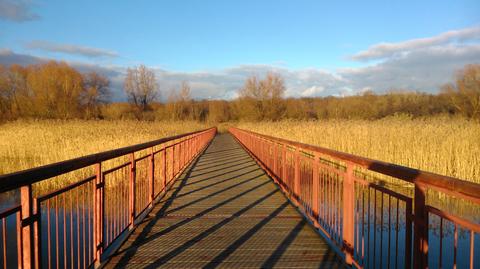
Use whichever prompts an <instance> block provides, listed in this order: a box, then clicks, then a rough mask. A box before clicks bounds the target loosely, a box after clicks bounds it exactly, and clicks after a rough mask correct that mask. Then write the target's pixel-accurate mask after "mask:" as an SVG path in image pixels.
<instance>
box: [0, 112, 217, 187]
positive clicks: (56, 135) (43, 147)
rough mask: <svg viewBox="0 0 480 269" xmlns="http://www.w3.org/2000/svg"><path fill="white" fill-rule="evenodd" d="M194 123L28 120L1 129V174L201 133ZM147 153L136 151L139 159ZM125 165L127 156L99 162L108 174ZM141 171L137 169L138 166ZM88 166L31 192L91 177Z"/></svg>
mask: <svg viewBox="0 0 480 269" xmlns="http://www.w3.org/2000/svg"><path fill="white" fill-rule="evenodd" d="M207 127H208V126H207V125H206V124H202V123H198V122H193V121H182V122H181V121H176V122H168V121H160V122H155V121H152V122H148V121H134V120H122V121H93V120H68V121H62V120H31V121H26V120H23V121H15V122H9V123H5V124H2V125H0V174H7V173H11V172H15V171H20V170H24V169H28V168H33V167H38V166H41V165H46V164H50V163H54V162H59V161H63V160H68V159H72V158H76V157H81V156H85V155H88V154H93V153H98V152H102V151H106V150H111V149H116V148H120V147H125V146H130V145H134V144H138V143H143V142H147V141H151V140H155V139H159V138H163V137H168V136H173V135H177V134H182V133H188V132H192V131H196V130H201V129H205V128H207ZM143 154H146V152H140V153H138V155H136V156H138V157H139V156H141V155H143ZM127 161H128V156H125V157H120V158H116V159H114V160H111V161H107V162H105V163H104V165H103V166H104V168H105V169H108V168H111V167H113V166H115V165H118V164H120V163H125V162H127ZM139 168H140V167H139ZM93 173H94V171H93V167H87V168H84V169H80V170H77V171H74V172H72V173H68V174H66V175H62V176H59V177H55V178H52V179H50V180H45V181H42V182H40V183H38V184H35V185H36V186H34V187H35V188H34V192H37V191H38V193H45V192H48V191H50V190H52V189H57V188H60V187H62V186H65V185H67V184H69V183H71V182H76V181H78V180H80V179H82V178H85V177H88V176H91V175H92V174H93Z"/></svg>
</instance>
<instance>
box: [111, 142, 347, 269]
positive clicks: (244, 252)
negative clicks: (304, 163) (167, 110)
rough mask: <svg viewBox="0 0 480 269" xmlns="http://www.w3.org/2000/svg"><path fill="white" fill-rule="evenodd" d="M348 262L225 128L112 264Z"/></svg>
mask: <svg viewBox="0 0 480 269" xmlns="http://www.w3.org/2000/svg"><path fill="white" fill-rule="evenodd" d="M124 267H129V268H157V267H169V268H202V267H203V268H214V267H221V268H242V267H243V268H271V267H277V268H341V267H342V261H341V258H339V257H338V256H337V255H336V253H335V252H334V251H333V250H332V249H331V247H330V246H329V245H328V244H327V242H326V241H325V240H324V239H323V238H322V237H320V236H319V235H318V234H317V233H316V231H314V230H313V228H312V227H311V226H310V225H309V224H308V223H307V222H306V221H305V220H304V219H303V217H302V216H301V215H300V214H299V213H298V212H297V210H296V209H295V208H294V207H293V206H292V205H291V204H290V203H289V202H288V200H287V199H286V198H285V197H284V195H283V194H282V193H281V191H280V190H279V189H278V188H277V186H276V185H275V184H274V183H273V182H272V180H271V179H270V178H269V177H268V176H267V175H266V174H265V173H264V172H263V170H262V169H261V168H260V167H259V166H258V165H257V164H256V163H255V161H254V160H253V159H252V158H251V157H250V156H249V155H248V153H247V152H246V151H245V150H244V149H243V148H242V147H241V146H240V145H239V144H238V143H237V142H236V141H235V140H234V138H233V137H232V136H231V135H230V134H220V135H217V136H216V137H215V138H214V140H213V141H212V143H211V145H210V146H209V147H208V148H207V149H206V151H205V152H204V153H203V154H202V155H201V156H200V157H199V158H198V159H197V160H195V161H194V163H193V164H192V165H191V167H190V168H188V169H187V170H186V172H185V173H184V175H182V177H181V178H180V179H178V180H177V182H175V184H174V185H173V187H172V189H171V190H170V191H169V192H168V193H167V195H166V196H165V197H164V198H163V199H162V201H160V203H158V204H157V205H156V206H155V208H154V209H153V210H152V212H151V213H150V215H149V216H148V217H147V218H145V220H144V221H143V223H142V224H140V225H139V226H138V227H137V228H136V229H135V231H134V232H133V233H132V235H131V236H130V237H129V238H128V239H127V241H126V242H125V243H124V244H123V246H122V247H121V248H120V249H119V250H118V251H117V253H115V254H114V255H113V256H112V258H111V259H110V261H109V262H108V264H107V265H106V268H124Z"/></svg>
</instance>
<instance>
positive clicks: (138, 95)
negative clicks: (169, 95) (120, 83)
mask: <svg viewBox="0 0 480 269" xmlns="http://www.w3.org/2000/svg"><path fill="white" fill-rule="evenodd" d="M124 88H125V92H126V93H127V96H128V98H129V101H130V102H131V103H132V104H134V105H135V106H136V107H137V108H139V109H140V110H141V111H145V110H147V109H148V105H149V104H150V103H151V102H152V101H154V100H155V99H156V98H157V95H158V85H157V81H156V79H155V73H154V72H153V70H151V69H148V68H147V67H146V66H144V65H140V66H138V67H134V68H128V69H127V77H126V78H125V84H124Z"/></svg>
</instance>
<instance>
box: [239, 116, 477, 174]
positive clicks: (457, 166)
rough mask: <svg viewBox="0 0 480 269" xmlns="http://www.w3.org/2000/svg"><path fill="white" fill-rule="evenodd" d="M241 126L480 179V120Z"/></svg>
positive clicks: (301, 122)
mask: <svg viewBox="0 0 480 269" xmlns="http://www.w3.org/2000/svg"><path fill="white" fill-rule="evenodd" d="M238 127H240V128H244V129H249V130H252V131H255V132H259V133H263V134H268V135H272V136H277V137H282V138H285V139H289V140H295V141H301V142H303V143H308V144H313V145H318V146H322V147H326V148H331V149H335V150H339V151H343V152H348V153H352V154H356V155H360V156H365V157H369V158H372V159H377V160H382V161H386V162H391V163H396V164H400V165H404V166H408V167H413V168H417V169H421V170H425V171H431V172H434V173H438V174H442V175H448V176H452V177H457V178H461V179H465V180H469V181H473V182H477V183H480V123H478V122H474V121H469V120H465V119H458V118H448V117H439V118H429V119H410V118H408V117H391V118H385V119H382V120H377V121H363V120H331V121H282V122H263V123H239V124H238Z"/></svg>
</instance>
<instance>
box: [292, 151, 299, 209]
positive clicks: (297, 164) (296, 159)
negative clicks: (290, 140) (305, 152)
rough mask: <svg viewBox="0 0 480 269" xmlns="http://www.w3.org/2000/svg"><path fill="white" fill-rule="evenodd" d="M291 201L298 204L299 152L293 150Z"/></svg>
mask: <svg viewBox="0 0 480 269" xmlns="http://www.w3.org/2000/svg"><path fill="white" fill-rule="evenodd" d="M293 199H294V201H296V202H297V203H299V204H300V150H299V149H298V148H295V174H294V183H293Z"/></svg>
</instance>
